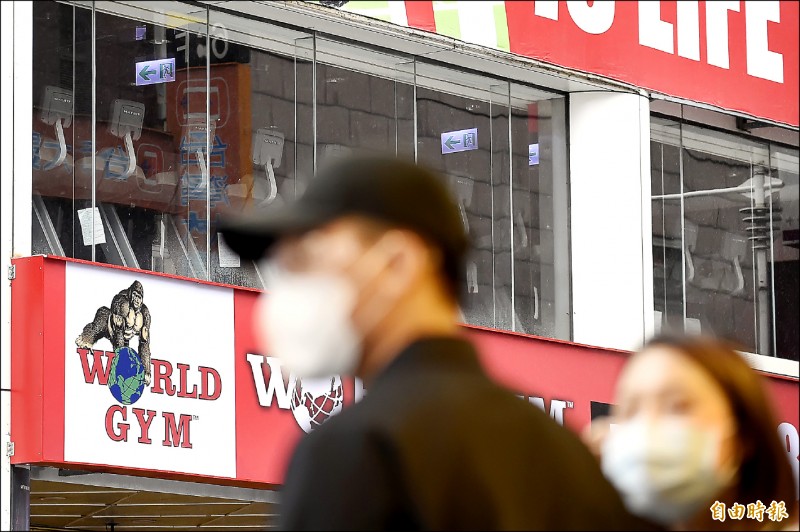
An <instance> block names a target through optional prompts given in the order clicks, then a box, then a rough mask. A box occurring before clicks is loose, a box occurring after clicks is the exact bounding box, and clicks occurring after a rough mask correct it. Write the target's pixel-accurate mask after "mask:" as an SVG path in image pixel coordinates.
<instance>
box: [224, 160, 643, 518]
mask: <svg viewBox="0 0 800 532" xmlns="http://www.w3.org/2000/svg"><path fill="white" fill-rule="evenodd" d="M223 234H224V236H225V239H226V241H227V242H228V244H229V245H230V246H231V247H232V248H233V249H234V250H235V251H237V252H238V253H239V254H240V255H241V256H242V257H243V258H246V259H253V260H259V259H261V258H262V255H265V256H266V257H267V260H266V264H265V266H266V269H267V270H268V271H270V272H271V282H270V283H269V284H268V295H265V296H262V297H261V299H260V303H259V310H258V311H257V314H258V316H257V317H256V320H257V324H256V327H258V328H259V329H260V330H261V331H262V333H263V341H262V348H263V349H264V350H265V351H264V352H265V353H270V354H271V355H272V356H276V357H278V358H280V359H281V360H282V363H283V364H284V365H285V366H286V367H288V368H289V369H290V370H292V371H293V372H294V374H295V375H296V376H297V377H301V378H302V377H323V376H330V375H333V374H341V375H356V376H358V377H361V378H362V379H363V380H364V383H365V385H366V388H367V393H366V396H365V397H364V398H363V399H361V401H359V402H358V403H356V404H355V405H353V406H350V407H348V408H345V409H344V411H343V412H341V413H340V414H338V415H337V416H335V417H333V418H331V419H329V420H327V421H325V423H324V424H322V425H320V426H319V427H317V428H316V429H315V430H314V431H313V432H311V433H310V434H308V435H307V436H305V437H304V438H303V439H302V440H301V441H300V443H299V445H298V447H297V449H296V451H295V454H294V456H293V458H292V460H291V463H290V466H289V469H288V472H287V475H286V478H285V483H284V486H283V489H282V496H281V518H280V520H281V523H280V526H282V527H283V528H285V529H292V530H321V529H342V530H356V529H359V530H361V529H364V530H366V529H372V530H386V529H397V530H421V529H432V530H433V529H435V530H442V529H449V530H458V529H462V530H463V529H475V530H478V529H483V530H498V529H528V530H533V529H539V530H541V529H547V530H559V529H571V530H600V529H616V530H623V529H634V528H637V527H638V526H640V522H638V520H636V519H635V518H634V517H633V516H631V515H630V514H628V513H627V512H626V511H625V509H624V506H623V504H622V501H621V499H620V498H619V496H618V494H617V493H616V492H615V490H614V489H613V487H612V486H611V485H610V484H609V483H608V481H607V480H606V479H605V478H604V477H603V475H602V473H601V471H600V468H599V466H598V464H597V463H596V461H595V460H594V457H593V456H592V455H591V453H590V452H589V450H588V449H587V448H586V447H585V446H584V445H583V444H582V443H581V441H580V439H579V438H578V437H577V436H576V435H573V434H572V433H570V432H569V431H568V430H567V429H565V428H563V427H561V426H559V425H558V424H557V423H555V422H554V421H552V420H551V419H550V418H549V417H548V416H547V415H546V414H544V413H543V412H542V411H540V410H539V409H538V408H536V407H535V406H533V405H531V404H529V403H528V402H526V401H522V400H520V399H519V398H517V397H516V396H515V395H513V394H512V393H511V392H510V391H508V390H506V389H504V388H502V387H500V386H499V385H498V384H495V383H494V382H493V381H491V380H490V379H489V378H488V377H487V375H486V374H485V373H484V370H483V369H482V367H481V365H480V363H479V360H478V355H477V353H476V351H475V348H474V347H473V346H472V345H471V344H470V342H469V341H467V340H466V339H465V338H464V335H463V333H462V331H461V329H460V327H459V325H458V323H457V315H458V309H459V306H458V295H457V294H458V293H459V287H460V284H461V282H462V272H464V270H465V264H464V259H465V254H466V252H467V249H468V240H467V236H466V235H465V233H464V229H463V226H462V222H461V218H460V214H459V210H458V207H457V205H456V203H455V202H454V201H453V199H452V198H451V197H450V195H449V194H448V191H447V189H446V188H445V186H444V185H443V183H442V181H441V180H440V179H439V178H438V177H437V176H436V175H434V174H432V173H430V172H429V171H427V170H424V169H422V168H421V167H419V166H416V165H414V164H412V163H407V162H402V161H400V160H397V159H394V158H366V159H349V160H345V161H339V162H338V163H336V164H335V165H333V166H329V167H328V168H327V169H326V171H323V172H322V173H321V174H320V175H318V176H316V178H315V179H314V180H312V181H311V183H310V184H309V186H308V188H307V189H306V191H305V193H304V194H303V195H302V196H301V197H300V199H299V200H297V201H296V202H295V203H293V204H288V205H286V206H283V207H279V208H275V209H274V210H268V211H263V212H260V213H254V214H250V215H245V217H244V218H240V219H237V220H230V221H229V222H228V223H227V224H226V225H224V226H223Z"/></svg>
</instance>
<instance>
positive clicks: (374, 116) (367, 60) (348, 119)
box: [316, 38, 414, 168]
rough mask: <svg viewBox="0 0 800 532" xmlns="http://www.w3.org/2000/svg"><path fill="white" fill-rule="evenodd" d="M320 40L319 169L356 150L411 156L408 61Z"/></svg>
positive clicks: (318, 42) (410, 91) (410, 99)
mask: <svg viewBox="0 0 800 532" xmlns="http://www.w3.org/2000/svg"><path fill="white" fill-rule="evenodd" d="M316 45H317V79H316V89H317V129H316V131H317V168H319V167H320V166H323V165H325V164H327V163H328V162H329V161H333V160H335V159H337V158H338V157H341V156H344V155H347V154H355V153H378V152H380V153H388V154H399V155H406V156H409V157H412V156H413V146H414V137H413V135H414V132H413V119H414V107H413V95H414V92H413V90H414V89H413V77H412V76H409V73H408V70H409V68H408V66H409V65H411V63H410V62H409V61H410V60H409V59H408V58H404V57H400V56H394V55H389V54H385V53H379V52H375V51H371V50H366V49H362V48H359V47H357V46H353V45H352V44H343V43H339V42H336V41H331V40H328V39H323V38H317V42H316ZM412 68H413V66H412ZM412 73H413V71H412Z"/></svg>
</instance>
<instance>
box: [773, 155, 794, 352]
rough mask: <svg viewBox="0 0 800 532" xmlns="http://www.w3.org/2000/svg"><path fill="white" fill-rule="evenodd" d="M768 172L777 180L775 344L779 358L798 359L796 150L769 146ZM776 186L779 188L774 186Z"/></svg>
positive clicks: (774, 220) (774, 211) (775, 202)
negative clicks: (769, 168) (770, 169)
mask: <svg viewBox="0 0 800 532" xmlns="http://www.w3.org/2000/svg"><path fill="white" fill-rule="evenodd" d="M770 167H771V168H772V171H771V174H772V177H773V178H774V179H776V180H777V181H775V182H774V186H775V187H776V188H777V192H776V193H775V194H773V195H772V198H773V203H772V212H771V215H772V224H771V225H772V238H773V240H772V257H771V261H770V264H771V265H772V275H773V278H772V282H773V284H772V285H773V286H774V297H775V320H774V323H775V347H776V351H775V352H776V354H777V355H778V356H779V357H782V358H789V359H792V360H798V354H800V346H798V336H797V328H796V324H797V323H798V322H800V303H798V299H797V294H798V293H800V202H799V201H798V189H800V180H798V174H799V173H800V164H799V159H798V151H797V150H796V149H791V148H786V147H781V146H772V147H771V149H770ZM778 187H780V188H778Z"/></svg>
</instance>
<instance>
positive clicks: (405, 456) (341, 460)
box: [280, 338, 644, 530]
mask: <svg viewBox="0 0 800 532" xmlns="http://www.w3.org/2000/svg"><path fill="white" fill-rule="evenodd" d="M280 512H281V518H280V519H281V526H282V528H284V529H288V530H366V529H371V530H385V529H395V530H415V529H417V530H418V529H423V530H424V529H433V530H464V529H470V530H509V529H517V530H519V529H524V530H626V529H628V530H631V529H641V528H642V527H643V526H644V524H643V523H641V522H639V521H637V520H635V519H634V518H633V517H631V516H630V515H629V514H628V513H627V512H626V511H625V509H624V507H623V504H622V502H621V500H620V498H619V496H618V495H617V494H616V492H615V491H614V488H613V487H612V486H611V485H610V484H609V483H608V482H607V481H606V480H605V478H604V477H603V475H602V472H601V471H600V468H599V466H598V464H597V462H596V460H595V458H594V457H593V456H592V455H591V454H590V453H589V451H588V449H587V448H586V447H584V445H583V444H582V443H581V442H580V440H579V439H578V438H577V436H575V435H574V434H573V433H571V432H570V431H569V430H568V429H566V428H563V427H561V426H559V425H558V424H557V423H555V422H554V421H552V420H551V419H550V418H549V417H548V416H547V415H546V414H544V413H543V412H542V411H541V410H540V409H538V408H536V407H535V406H533V405H531V404H530V403H528V402H527V401H523V400H520V399H519V398H518V397H516V396H515V395H513V394H512V393H511V392H510V391H507V390H505V389H503V388H501V387H500V386H499V385H497V384H495V383H494V382H492V381H491V380H490V379H489V378H488V377H487V376H486V374H485V373H484V371H483V369H482V368H481V366H480V364H479V361H478V358H477V354H476V352H475V350H474V349H473V347H472V346H471V345H470V344H469V343H468V342H466V341H464V340H459V339H455V338H435V339H425V340H420V341H417V342H415V343H414V344H412V345H411V346H409V347H408V348H407V349H406V350H405V351H404V352H403V353H401V354H400V355H399V356H398V357H397V358H396V359H395V360H394V361H393V362H392V363H390V364H389V366H388V367H387V368H386V369H385V370H384V371H383V372H382V373H381V374H380V375H379V376H378V377H377V378H376V379H375V381H374V382H373V383H372V385H371V386H370V388H369V389H368V390H367V393H366V396H365V397H364V398H363V399H362V400H361V401H360V402H358V403H357V404H355V405H353V406H351V407H348V408H345V410H344V411H343V412H342V413H340V414H339V415H337V416H335V417H333V418H331V419H330V420H328V421H326V422H325V423H324V424H323V425H321V426H320V427H319V428H317V429H316V430H315V431H314V432H312V433H311V434H309V435H308V436H306V437H305V438H304V439H303V440H302V441H301V442H300V444H299V445H298V448H297V450H296V452H295V455H294V457H293V458H292V462H291V464H290V466H289V470H288V472H287V476H286V480H285V484H284V488H283V492H282V501H281V510H280Z"/></svg>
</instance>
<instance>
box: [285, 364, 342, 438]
mask: <svg viewBox="0 0 800 532" xmlns="http://www.w3.org/2000/svg"><path fill="white" fill-rule="evenodd" d="M343 397H344V391H343V389H342V379H341V378H340V377H338V376H335V377H323V378H321V379H308V378H306V379H297V381H296V382H295V385H294V389H293V390H292V403H291V405H292V414H294V418H295V420H296V421H297V424H298V425H300V428H301V429H303V430H304V431H306V432H311V431H312V430H314V429H315V428H316V427H318V426H319V425H321V424H322V423H323V422H325V420H327V419H328V418H330V417H331V416H334V415H336V414H338V413H339V412H340V411H341V410H342V407H343V406H344V400H343Z"/></svg>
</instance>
